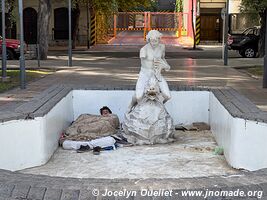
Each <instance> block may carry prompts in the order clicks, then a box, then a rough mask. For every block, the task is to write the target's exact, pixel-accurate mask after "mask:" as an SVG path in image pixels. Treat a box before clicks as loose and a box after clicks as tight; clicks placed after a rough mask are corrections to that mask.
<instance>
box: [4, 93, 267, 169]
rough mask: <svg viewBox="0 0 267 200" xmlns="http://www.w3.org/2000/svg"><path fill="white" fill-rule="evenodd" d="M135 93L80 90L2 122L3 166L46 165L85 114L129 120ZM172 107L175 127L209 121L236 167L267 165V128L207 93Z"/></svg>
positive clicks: (175, 97)
mask: <svg viewBox="0 0 267 200" xmlns="http://www.w3.org/2000/svg"><path fill="white" fill-rule="evenodd" d="M133 94H134V91H127V90H116V91H111V90H107V91H104V90H102V91H100V90H74V91H72V92H70V93H69V94H68V95H67V96H66V97H64V98H63V99H62V100H61V101H60V102H59V103H58V104H57V105H56V106H55V107H54V108H53V109H52V110H51V111H50V112H49V113H48V114H47V115H45V116H44V117H38V118H35V119H34V120H13V121H9V122H4V123H0V138H1V140H0V168H1V169H7V170H20V169H25V168H29V167H34V166H38V165H42V164H45V163H46V162H47V161H48V160H49V158H50V157H51V156H52V155H53V153H54V151H55V150H56V149H57V147H58V139H59V136H60V133H61V132H62V130H64V129H65V128H66V127H67V126H68V125H69V124H70V122H72V121H73V120H74V119H76V118H77V117H78V116H79V115H80V114H84V113H91V114H99V108H101V107H102V106H105V105H106V106H109V107H110V108H111V110H112V111H113V113H115V114H117V115H118V116H119V118H120V121H121V122H123V119H124V113H125V112H126V109H127V107H128V105H129V103H130V101H131V98H132V95H133ZM171 95H172V99H171V100H170V101H169V102H167V103H166V108H167V110H168V112H169V113H170V115H171V116H172V117H173V119H174V123H175V124H180V123H183V124H190V123H192V122H206V123H209V124H210V126H211V129H212V132H213V134H214V136H215V138H216V141H217V143H218V144H219V146H222V147H223V148H224V153H225V157H226V160H227V161H228V163H229V164H230V165H231V166H233V167H234V168H243V169H247V170H257V169H261V168H266V167H267V149H266V146H267V124H266V123H258V122H255V121H249V120H244V119H239V118H233V117H232V116H231V115H230V114H229V113H228V111H227V110H226V109H225V108H224V106H223V105H222V104H221V103H220V102H219V101H218V100H217V99H216V97H215V96H214V95H213V94H212V93H210V92H207V91H172V92H171Z"/></svg>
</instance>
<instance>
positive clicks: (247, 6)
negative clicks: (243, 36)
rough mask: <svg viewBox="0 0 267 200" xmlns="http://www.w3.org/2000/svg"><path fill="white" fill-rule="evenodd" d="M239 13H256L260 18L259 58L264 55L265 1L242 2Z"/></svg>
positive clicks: (266, 2) (266, 9) (266, 4)
mask: <svg viewBox="0 0 267 200" xmlns="http://www.w3.org/2000/svg"><path fill="white" fill-rule="evenodd" d="M241 11H243V12H247V11H249V12H257V13H258V14H259V16H260V23H261V30H260V39H259V49H258V50H259V56H260V57H263V56H264V55H265V48H264V46H265V39H266V38H265V30H266V13H267V0H253V1H252V0H242V3H241Z"/></svg>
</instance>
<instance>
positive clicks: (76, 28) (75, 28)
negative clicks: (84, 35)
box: [72, 3, 80, 49]
mask: <svg viewBox="0 0 267 200" xmlns="http://www.w3.org/2000/svg"><path fill="white" fill-rule="evenodd" d="M73 19H74V20H73V22H74V23H73V29H72V30H73V32H72V34H73V35H72V48H73V49H75V48H76V43H77V36H78V31H79V21H80V7H79V4H78V3H76V5H75V9H74V12H73Z"/></svg>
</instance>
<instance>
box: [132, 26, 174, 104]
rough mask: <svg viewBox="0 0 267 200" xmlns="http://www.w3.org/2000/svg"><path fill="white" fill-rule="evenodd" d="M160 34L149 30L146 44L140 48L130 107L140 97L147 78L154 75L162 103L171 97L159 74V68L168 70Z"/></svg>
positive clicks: (165, 83)
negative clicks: (137, 72)
mask: <svg viewBox="0 0 267 200" xmlns="http://www.w3.org/2000/svg"><path fill="white" fill-rule="evenodd" d="M161 36H162V34H161V33H160V32H159V31H157V30H152V31H149V32H148V34H147V36H146V41H147V44H146V45H145V46H144V47H142V48H141V50H140V59H141V70H140V73H139V78H138V80H137V83H136V88H135V96H134V97H133V100H132V103H131V105H130V109H131V107H132V106H133V105H135V104H136V103H137V102H139V101H140V100H141V99H142V97H143V95H144V91H145V87H146V85H147V84H148V81H149V79H150V78H151V77H154V76H155V77H156V79H157V81H158V84H159V87H160V91H161V93H162V96H163V98H164V99H163V103H165V102H167V101H168V100H169V99H170V98H171V94H170V90H169V87H168V84H167V82H166V80H165V79H164V78H163V77H162V75H161V70H165V71H169V70H170V65H169V64H168V63H167V61H166V60H165V45H164V44H160V38H161Z"/></svg>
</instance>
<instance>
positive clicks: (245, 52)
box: [228, 26, 260, 58]
mask: <svg viewBox="0 0 267 200" xmlns="http://www.w3.org/2000/svg"><path fill="white" fill-rule="evenodd" d="M259 35H260V27H259V26H255V27H251V28H247V29H246V30H244V31H243V32H242V33H241V34H229V35H228V45H229V49H230V50H236V51H239V54H240V55H241V56H242V57H244V58H254V57H256V55H257V52H258V43H259Z"/></svg>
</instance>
